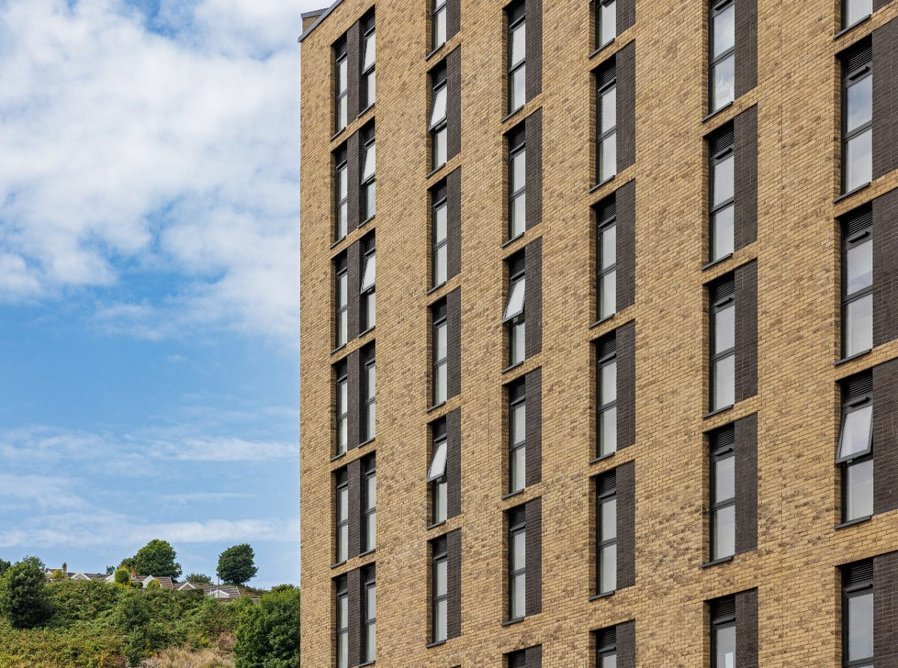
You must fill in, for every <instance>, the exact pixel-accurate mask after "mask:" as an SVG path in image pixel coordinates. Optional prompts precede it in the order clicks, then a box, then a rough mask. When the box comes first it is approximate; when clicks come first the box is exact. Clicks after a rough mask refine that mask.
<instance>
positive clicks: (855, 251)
mask: <svg viewBox="0 0 898 668" xmlns="http://www.w3.org/2000/svg"><path fill="white" fill-rule="evenodd" d="M847 256H848V257H847V258H846V260H847V263H846V267H845V281H846V284H845V294H848V295H851V294H854V293H855V292H857V291H858V290H863V289H864V288H868V287H870V286H871V285H873V241H872V240H870V239H868V240H867V241H865V242H863V243H860V244H858V245H856V246H852V247H851V248H849V249H848V253H847Z"/></svg>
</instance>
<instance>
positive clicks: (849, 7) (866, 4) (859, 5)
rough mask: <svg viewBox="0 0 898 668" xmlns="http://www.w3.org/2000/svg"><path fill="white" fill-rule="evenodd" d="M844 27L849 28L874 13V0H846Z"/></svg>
mask: <svg viewBox="0 0 898 668" xmlns="http://www.w3.org/2000/svg"><path fill="white" fill-rule="evenodd" d="M844 7H845V16H844V17H843V21H842V27H844V28H847V27H848V26H852V25H854V24H855V23H857V22H858V21H860V20H861V19H862V18H864V17H865V16H869V15H870V14H872V13H873V0H846V2H845V4H844Z"/></svg>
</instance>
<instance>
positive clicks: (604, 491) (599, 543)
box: [595, 469, 618, 595]
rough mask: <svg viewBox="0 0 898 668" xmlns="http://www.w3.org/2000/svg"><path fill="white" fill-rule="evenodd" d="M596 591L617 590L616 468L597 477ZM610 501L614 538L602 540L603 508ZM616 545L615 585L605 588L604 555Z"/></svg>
mask: <svg viewBox="0 0 898 668" xmlns="http://www.w3.org/2000/svg"><path fill="white" fill-rule="evenodd" d="M595 485H596V581H595V588H596V593H597V594H599V595H607V594H611V593H613V592H615V591H617V589H618V586H617V515H618V512H617V475H616V472H615V470H614V469H612V470H611V471H608V472H607V473H603V474H602V475H600V476H598V477H597V478H596V482H595ZM609 501H613V502H614V538H608V539H606V540H602V530H603V525H602V508H603V506H604V505H605V504H606V503H608V502H609ZM610 547H614V564H615V572H614V587H613V588H611V589H603V587H602V569H603V564H604V561H603V559H602V555H603V554H604V552H605V550H606V549H607V548H610Z"/></svg>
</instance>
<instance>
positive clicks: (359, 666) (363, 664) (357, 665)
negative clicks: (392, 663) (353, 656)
mask: <svg viewBox="0 0 898 668" xmlns="http://www.w3.org/2000/svg"><path fill="white" fill-rule="evenodd" d="M376 661H377V660H376V659H375V660H374V661H365V663H359V664H356V668H362V666H373V665H374V664H375V663H376Z"/></svg>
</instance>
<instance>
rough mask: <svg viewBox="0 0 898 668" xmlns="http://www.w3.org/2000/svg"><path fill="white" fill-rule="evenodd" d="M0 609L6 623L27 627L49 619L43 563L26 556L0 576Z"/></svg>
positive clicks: (16, 626)
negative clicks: (7, 620)
mask: <svg viewBox="0 0 898 668" xmlns="http://www.w3.org/2000/svg"><path fill="white" fill-rule="evenodd" d="M0 611H2V612H3V614H4V615H6V617H7V619H9V623H10V625H12V626H13V627H15V628H19V629H30V628H33V627H35V626H38V625H39V624H42V623H43V622H44V621H45V620H46V619H47V618H49V616H50V614H51V612H52V610H51V608H50V602H49V599H48V598H47V584H46V578H45V576H44V565H43V563H41V561H40V559H38V558H37V557H26V558H25V559H23V560H22V561H20V562H18V563H17V564H15V565H14V566H10V567H9V568H8V569H6V572H4V573H3V576H2V577H0Z"/></svg>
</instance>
